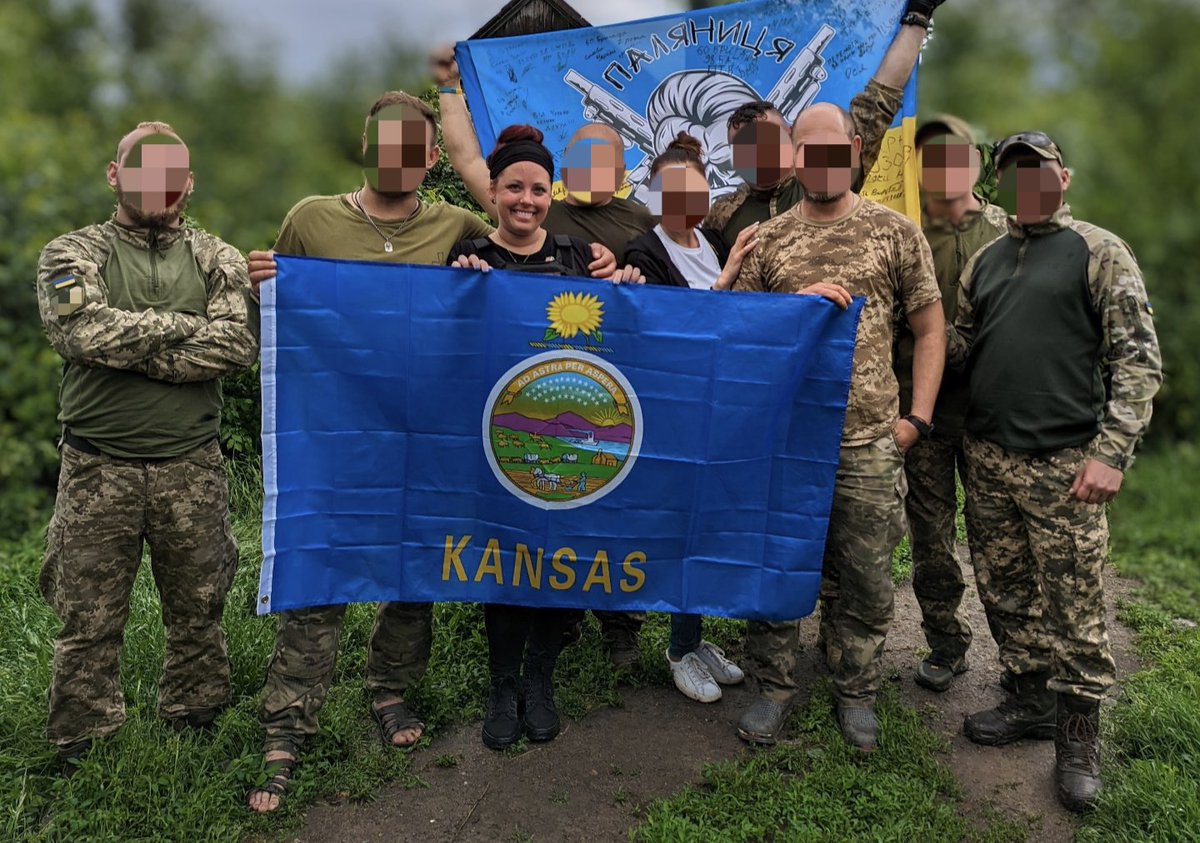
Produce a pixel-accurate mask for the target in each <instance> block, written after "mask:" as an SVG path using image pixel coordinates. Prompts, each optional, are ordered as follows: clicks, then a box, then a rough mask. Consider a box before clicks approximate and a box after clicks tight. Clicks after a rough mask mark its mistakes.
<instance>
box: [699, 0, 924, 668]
mask: <svg viewBox="0 0 1200 843" xmlns="http://www.w3.org/2000/svg"><path fill="white" fill-rule="evenodd" d="M943 2H944V0H932V2H930V0H912V2H910V3H909V4H908V7H907V8H906V9H905V13H904V15H903V16H902V17H901V19H900V28H899V30H898V31H897V33H896V37H895V38H894V39H893V41H892V43H891V45H890V47H889V48H888V51H887V54H886V55H885V56H884V58H883V61H882V62H880V64H879V67H878V68H877V69H876V71H875V75H874V76H873V77H872V78H871V80H870V81H869V82H868V83H867V87H866V88H865V89H864V90H863V91H862V92H861V93H859V94H858V95H857V96H855V97H854V99H853V100H852V101H851V102H850V114H851V116H852V118H853V121H854V124H855V131H856V133H857V134H858V135H859V136H861V138H862V147H861V149H860V150H859V167H858V169H857V170H856V172H855V174H854V178H853V181H852V183H851V188H852V189H853V190H854V191H855V192H856V193H857V192H859V191H861V190H862V187H863V184H864V182H865V181H866V177H867V175H868V174H869V173H870V172H871V170H872V168H873V167H874V166H875V162H876V161H877V160H878V158H879V152H880V149H881V148H882V146H883V139H884V135H885V134H886V133H887V130H888V127H889V126H891V125H892V121H893V120H895V119H896V114H897V113H898V112H899V111H900V107H901V105H902V104H903V99H904V86H905V84H907V82H908V77H909V76H911V75H912V71H913V68H914V67H916V64H917V58H918V57H919V56H920V54H921V46H922V44H923V43H924V40H925V36H926V33H927V31H928V29H929V27H930V25H931V21H932V16H933V11H934V9H936V8H937V7H938V6H940V5H941V4H942V3H943ZM756 121H762V122H763V123H764V124H773V125H774V126H776V127H778V131H779V133H780V134H781V135H783V137H784V141H783V142H784V144H785V145H786V146H787V147H788V149H787V151H786V154H785V158H786V160H784V161H782V162H780V163H781V164H782V166H781V167H776V168H771V167H764V166H763V165H762V162H763V159H764V156H765V157H766V158H767V159H769V158H770V156H771V155H772V154H774V153H773V152H768V151H766V150H762V151H759V152H757V153H756V158H757V160H758V162H759V166H758V167H757V172H756V174H755V181H754V183H750V182H747V183H746V184H743V185H742V186H741V187H739V188H738V189H737V190H736V191H734V192H733V193H729V194H726V195H725V196H722V197H721V198H720V199H717V200H716V201H715V202H713V204H712V208H711V209H709V212H708V216H706V217H705V218H704V222H703V223H702V225H703V227H704V228H708V229H712V230H714V231H719V232H720V233H721V236H722V237H723V238H724V239H725V242H726V243H727V244H730V245H732V244H733V243H734V241H736V240H737V236H738V235H739V234H740V233H741V232H742V231H743V230H744V229H746V228H747V227H749V226H751V225H754V224H755V223H763V222H766V221H767V220H769V219H773V218H774V217H776V216H777V215H779V214H782V213H784V212H785V211H788V210H789V209H791V208H793V207H794V206H796V205H797V204H798V203H799V202H800V200H801V199H802V198H803V196H804V187H803V186H802V185H801V184H800V182H799V180H797V179H796V177H795V174H794V173H793V171H792V166H791V165H792V161H791V149H790V147H791V142H790V140H789V139H788V138H787V132H788V128H789V127H788V126H787V124H786V122H785V121H784V119H783V115H782V114H780V113H779V111H778V109H776V107H775V106H774V105H773V104H771V103H769V102H751V103H746V104H745V105H743V106H742V107H741V108H739V109H738V110H737V111H735V112H734V113H733V114H732V115H730V117H729V122H728V129H729V139H730V143H735V142H737V141H740V140H744V138H743V132H746V131H747V130H746V127H747V126H751V125H753V124H754V123H755V122H756ZM769 136H770V132H769V131H763V132H759V133H757V138H758V139H759V141H760V143H762V142H763V140H764V139H765V138H767V137H769ZM735 139H736V140H735ZM836 598H837V578H836V575H834V574H831V573H829V572H827V573H826V576H824V577H823V578H822V583H821V607H822V608H821V628H820V634H819V636H818V639H817V645H818V646H819V647H820V648H821V649H822V650H823V651H824V652H825V654H826V658H827V660H828V661H829V663H830V664H832V663H833V662H836V661H837V660H838V654H837V653H836V652H834V651H831V650H830V642H831V641H832V640H833V637H834V636H833V635H832V634H831V632H830V629H829V624H828V622H827V619H828V617H829V615H830V611H829V609H828V607H829V606H830V604H831V603H832V601H834V600H835V599H836ZM776 626H777V625H776V624H769V623H768V624H764V623H761V622H758V621H751V623H750V630H751V632H752V633H756V634H757V635H758V636H759V637H760V638H761V639H762V640H764V641H765V640H774V639H778V640H779V641H780V642H781V644H780V646H787V645H785V644H783V643H782V642H783V641H784V640H786V639H787V636H786V635H783V637H782V638H780V637H779V635H778V634H776V633H778V632H779V630H775V632H772V630H773V629H774V628H775V627H776Z"/></svg>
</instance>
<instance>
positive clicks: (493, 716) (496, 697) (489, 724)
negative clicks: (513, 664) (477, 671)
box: [483, 673, 521, 749]
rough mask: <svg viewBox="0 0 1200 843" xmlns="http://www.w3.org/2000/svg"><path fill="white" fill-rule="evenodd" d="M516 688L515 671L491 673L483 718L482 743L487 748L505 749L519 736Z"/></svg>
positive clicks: (519, 721)
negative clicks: (485, 711)
mask: <svg viewBox="0 0 1200 843" xmlns="http://www.w3.org/2000/svg"><path fill="white" fill-rule="evenodd" d="M517 690H518V688H517V675H516V674H515V673H501V674H493V675H492V690H491V693H489V694H488V703H487V714H486V715H485V716H484V719H483V745H484V746H486V747H488V748H489V749H506V748H507V747H510V746H512V745H513V744H515V743H516V742H517V741H518V740H519V739H520V737H521V718H520V716H519V715H518V714H517Z"/></svg>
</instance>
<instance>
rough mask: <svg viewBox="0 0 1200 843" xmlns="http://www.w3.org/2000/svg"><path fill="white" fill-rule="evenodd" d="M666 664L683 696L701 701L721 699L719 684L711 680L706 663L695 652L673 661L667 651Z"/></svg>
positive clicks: (708, 701) (707, 701)
mask: <svg viewBox="0 0 1200 843" xmlns="http://www.w3.org/2000/svg"><path fill="white" fill-rule="evenodd" d="M667 664H669V665H670V666H671V678H672V679H674V680H675V687H676V688H678V689H679V692H680V693H681V694H683V695H684V696H685V697H689V698H690V699H693V700H696V701H698V702H702V703H710V702H716V701H717V700H719V699H721V686H720V685H718V684H717V683H716V682H714V681H713V678H712V674H711V673H709V672H708V665H706V664H705V663H704V661H703V660H702V659H701V658H700V656H698V655H697V654H696V653H688V654H687V655H686V656H684V657H683V658H681V659H680V660H679V661H673V660H672V659H671V654H670V651H668V652H667Z"/></svg>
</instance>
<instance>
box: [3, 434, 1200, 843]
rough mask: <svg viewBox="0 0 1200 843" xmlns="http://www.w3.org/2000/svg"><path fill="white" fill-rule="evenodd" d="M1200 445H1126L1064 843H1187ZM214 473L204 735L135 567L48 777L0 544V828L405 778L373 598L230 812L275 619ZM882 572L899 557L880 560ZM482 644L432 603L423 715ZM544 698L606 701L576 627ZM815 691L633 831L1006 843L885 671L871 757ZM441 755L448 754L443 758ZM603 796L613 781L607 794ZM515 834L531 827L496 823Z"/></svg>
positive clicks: (255, 555)
mask: <svg viewBox="0 0 1200 843" xmlns="http://www.w3.org/2000/svg"><path fill="white" fill-rule="evenodd" d="M1197 474H1200V451H1197V450H1196V449H1181V450H1178V451H1176V452H1174V453H1172V454H1170V455H1163V456H1157V457H1146V458H1143V459H1142V460H1141V461H1140V462H1139V464H1138V465H1137V466H1136V467H1135V469H1134V470H1133V471H1132V472H1131V473H1130V476H1129V478H1128V480H1127V488H1126V489H1125V490H1124V492H1123V493H1122V496H1121V498H1120V499H1119V502H1118V504H1117V505H1116V506H1115V507H1114V511H1113V515H1112V522H1113V534H1114V546H1115V548H1116V550H1115V552H1114V561H1115V562H1116V564H1117V565H1118V567H1119V569H1120V571H1121V572H1122V573H1124V574H1126V575H1129V576H1136V577H1138V578H1139V579H1141V580H1142V581H1143V582H1144V583H1145V588H1144V590H1143V591H1142V592H1141V594H1140V595H1139V601H1138V602H1136V603H1133V604H1131V605H1129V606H1127V607H1125V608H1124V611H1123V618H1124V620H1125V621H1126V622H1127V623H1129V624H1130V625H1131V626H1132V627H1133V628H1134V629H1135V630H1136V631H1137V634H1138V642H1139V648H1140V651H1141V653H1142V655H1143V657H1144V659H1146V661H1147V664H1148V669H1147V670H1144V671H1142V672H1141V673H1139V674H1137V675H1136V676H1134V677H1131V678H1129V679H1128V680H1127V681H1126V683H1125V688H1124V691H1123V696H1122V702H1121V703H1120V704H1119V705H1118V706H1117V707H1116V709H1115V711H1114V712H1113V713H1112V715H1111V716H1109V717H1108V719H1107V721H1106V726H1105V738H1106V744H1105V751H1106V757H1105V783H1106V791H1105V795H1104V797H1103V799H1102V801H1101V804H1100V806H1099V809H1098V810H1097V811H1096V812H1095V813H1094V814H1093V815H1092V816H1091V817H1089V818H1088V819H1087V820H1086V821H1085V823H1084V825H1083V827H1082V829H1081V831H1080V833H1079V839H1080V840H1082V841H1085V842H1086V843H1092V841H1126V840H1139V841H1140V840H1150V841H1163V843H1166V841H1181V840H1200V678H1198V677H1200V632H1198V631H1197V630H1195V629H1187V628H1185V627H1184V626H1182V625H1181V624H1179V623H1177V622H1176V619H1177V618H1191V619H1197V618H1200V597H1198V596H1197V583H1198V582H1200V561H1198V560H1200V524H1198V523H1197V519H1196V518H1195V515H1194V513H1195V512H1197V511H1198V509H1200V488H1197V487H1196V485H1195V484H1192V483H1190V482H1189V481H1190V478H1192V477H1195V476H1197ZM231 488H232V490H233V496H234V498H235V501H236V506H237V509H238V511H240V512H242V513H251V514H250V515H248V516H247V517H242V518H239V519H237V521H236V525H235V528H236V532H237V535H238V539H239V541H240V543H241V546H242V554H243V555H242V567H241V570H240V571H239V573H238V576H237V579H236V582H235V584H234V589H233V591H232V593H231V594H230V597H229V603H228V606H227V608H226V616H225V626H226V631H227V635H228V638H229V649H230V653H231V657H232V660H233V683H234V699H235V704H234V706H233V707H232V708H231V709H229V710H228V711H227V712H226V713H225V714H223V715H222V717H221V718H220V720H219V722H218V728H217V729H216V731H215V732H214V733H213V734H212V735H192V734H188V735H176V734H175V733H174V732H172V731H170V730H169V729H167V728H166V727H165V726H163V725H162V724H161V723H159V722H158V720H157V717H156V715H155V692H156V682H157V677H158V672H159V666H160V664H161V660H162V653H163V640H162V638H163V637H162V629H161V622H160V620H159V605H158V600H157V596H156V595H155V592H154V589H153V584H152V582H151V580H150V578H149V576H148V575H147V574H146V572H145V571H143V574H142V576H140V577H139V579H138V582H137V585H136V588H135V592H134V596H133V604H132V611H131V615H130V621H129V626H128V631H127V635H126V644H125V651H124V656H123V681H124V687H125V693H126V700H127V707H128V722H127V723H126V726H125V727H124V728H123V729H122V730H121V731H120V732H119V733H118V734H117V735H116V736H114V737H113V738H111V739H109V740H106V741H104V742H102V743H101V744H100V745H98V747H97V749H96V750H95V751H94V753H93V754H92V755H91V756H90V757H89V758H88V759H87V760H86V761H85V762H84V764H83V765H82V768H81V770H80V771H79V773H78V774H77V775H76V776H75V777H73V778H71V779H69V780H64V779H60V778H58V777H57V776H56V775H55V771H56V767H55V758H54V753H53V751H52V750H51V749H50V747H49V746H48V745H47V744H46V743H45V693H46V688H47V686H48V684H49V675H50V674H49V672H50V668H49V664H50V655H51V652H52V642H53V636H54V634H55V631H56V629H57V621H56V620H55V619H54V617H53V615H52V614H51V613H50V611H49V609H48V608H47V607H46V606H45V604H44V602H43V601H42V599H41V596H40V595H39V594H38V592H37V586H36V582H37V571H38V568H39V565H40V557H41V552H42V541H43V539H42V537H41V535H39V534H36V533H35V534H31V535H29V536H28V537H27V538H26V539H25V540H23V541H22V542H19V543H17V544H15V545H12V546H10V547H7V548H5V549H3V550H0V839H4V840H33V841H41V840H66V839H78V840H155V841H158V840H187V841H189V843H193V841H195V842H196V843H198V842H199V841H209V840H212V841H217V840H222V841H223V840H231V839H238V838H244V837H246V836H256V835H264V834H265V835H267V836H268V837H272V836H275V835H278V834H279V833H281V830H286V829H288V828H290V827H294V826H296V825H298V824H299V822H300V821H301V817H302V814H303V811H304V809H305V808H306V807H308V806H309V805H311V804H313V802H314V801H316V800H318V799H326V798H338V799H348V800H366V799H370V798H372V795H373V794H374V793H375V792H376V791H377V789H378V787H379V786H380V785H381V784H382V783H384V782H389V781H392V782H397V781H398V782H402V783H404V784H406V785H407V786H410V787H420V786H423V782H421V781H420V780H419V779H418V778H417V777H416V776H415V775H414V774H413V773H412V772H411V770H410V763H411V760H410V757H409V756H407V755H403V754H401V753H396V752H389V751H386V750H385V749H384V748H383V747H382V746H380V744H379V742H378V739H377V737H376V735H375V731H374V726H373V724H372V723H371V720H370V717H369V715H368V714H367V704H368V698H367V694H366V691H365V689H364V687H363V682H362V675H363V670H364V663H365V650H366V642H367V639H368V637H369V636H370V631H371V624H372V620H373V617H372V609H371V607H366V606H355V607H351V608H350V609H349V611H348V612H347V616H346V622H345V625H344V627H343V630H342V641H341V649H340V654H339V661H338V672H337V677H336V680H337V682H336V685H335V686H334V688H333V689H332V690H331V692H330V695H329V700H328V702H327V704H326V707H325V709H324V710H323V711H322V713H321V725H322V733H321V735H320V736H319V737H317V738H316V739H314V740H313V741H312V742H311V743H310V745H309V746H308V747H307V750H306V753H305V757H304V763H303V764H301V766H300V767H299V768H298V775H297V778H296V780H295V785H294V789H293V791H292V795H291V796H290V797H289V799H288V802H287V804H286V807H285V808H284V810H283V812H282V814H281V815H280V816H277V817H272V818H269V819H263V818H255V817H253V816H251V815H250V814H249V813H248V812H247V811H246V810H245V809H244V807H243V805H244V794H245V790H246V788H247V787H248V786H249V785H250V784H251V783H253V782H254V781H256V780H258V779H259V778H260V777H261V775H262V772H261V764H260V760H259V754H258V750H259V743H260V740H261V733H260V731H259V728H258V724H257V718H256V704H257V700H256V695H257V692H258V690H259V688H260V686H261V683H262V677H263V673H264V671H265V668H266V662H267V658H268V656H269V654H270V649H271V644H272V641H273V636H274V621H273V619H270V618H259V617H257V616H255V615H254V600H255V595H256V591H257V578H258V567H259V563H260V556H259V550H258V529H259V525H258V521H257V518H256V516H254V515H253V514H252V513H254V512H256V511H257V508H258V505H259V500H258V491H257V490H258V485H257V477H256V474H255V470H254V467H253V466H234V467H233V470H232V472H231ZM893 562H894V566H893V572H894V576H895V578H896V579H897V580H898V581H899V580H902V579H904V578H905V577H906V576H907V575H908V566H909V565H910V564H911V563H910V560H909V557H908V555H907V553H906V552H905V549H904V548H903V547H902V548H900V549H898V551H897V553H896V554H895V556H894V560H893ZM743 631H744V624H742V623H741V622H738V621H729V620H716V621H712V622H710V623H709V624H707V625H706V633H705V634H706V637H711V638H712V639H713V640H715V641H716V642H717V643H718V644H720V645H722V646H727V647H728V646H735V645H736V642H737V641H738V640H739V639H740V638H741V636H742V633H743ZM667 634H668V625H667V622H666V619H665V617H663V616H652V617H651V620H650V621H649V623H648V624H647V626H646V628H645V630H644V634H643V636H642V641H641V646H642V653H643V662H642V665H643V666H642V667H641V668H639V671H638V672H637V673H636V674H635V676H634V677H633V682H634V684H637V685H644V684H659V685H662V684H667V683H669V681H670V679H669V676H668V672H667V669H666V665H665V663H664V662H663V660H662V659H661V657H660V654H661V652H662V649H663V648H664V647H665V646H666V639H667ZM485 652H486V644H485V641H484V637H483V631H482V623H481V615H480V611H479V609H478V608H477V607H474V606H465V605H443V606H439V607H438V608H437V610H436V619H435V638H434V651H433V657H432V660H431V663H430V669H429V671H428V673H427V674H426V676H425V678H424V679H423V680H422V681H421V683H420V684H419V685H418V686H417V687H416V688H415V689H413V691H412V694H411V697H412V699H413V701H414V702H415V703H416V704H417V705H419V706H420V707H421V711H422V713H423V715H424V716H425V718H426V721H427V722H428V723H429V724H430V727H431V730H432V731H434V732H436V731H437V730H440V729H444V728H446V727H447V726H449V725H451V724H454V723H457V722H462V721H463V720H467V721H471V720H477V719H478V718H480V717H481V716H482V708H483V700H484V691H485V686H486V663H485ZM559 677H560V690H559V694H558V696H559V700H560V703H561V706H562V708H563V711H564V713H565V714H566V715H567V716H569V717H580V716H583V715H584V714H586V713H587V712H588V711H590V710H593V709H595V708H597V707H600V706H608V705H620V704H621V695H620V693H619V691H618V688H617V681H616V677H615V676H614V675H613V673H612V671H611V669H610V668H609V667H608V664H607V661H606V659H605V658H604V654H603V647H602V644H601V641H600V638H599V635H598V634H597V630H596V629H595V627H594V625H593V624H592V623H591V622H590V621H589V626H588V627H587V629H586V631H585V635H584V638H583V640H582V641H581V642H580V644H579V645H577V646H575V647H572V648H571V649H569V650H568V651H567V652H566V653H565V654H564V657H563V662H562V667H561V670H560V672H559ZM829 699H830V698H829V694H828V689H827V688H826V687H824V685H821V686H818V687H817V688H815V689H814V692H813V694H812V696H811V697H810V698H809V700H808V701H807V702H806V703H805V704H803V705H802V706H801V707H800V708H799V709H798V710H797V711H796V712H795V713H793V715H792V717H791V719H790V720H789V723H788V737H789V740H788V741H787V742H786V743H785V744H783V745H781V746H779V747H777V748H775V749H772V750H765V751H759V752H755V753H753V754H752V755H751V756H750V757H749V759H739V760H734V761H729V762H724V763H720V764H714V765H710V766H709V767H708V768H706V770H705V773H704V777H703V780H702V781H701V782H700V783H698V784H695V785H691V786H688V787H685V788H684V789H683V790H682V791H681V792H679V793H678V794H676V795H675V796H673V797H671V798H669V799H666V800H661V801H658V802H656V803H653V804H652V805H651V806H649V807H648V808H647V809H646V812H645V814H644V822H643V824H642V825H641V826H639V827H638V828H637V829H635V831H634V832H633V835H632V836H633V837H634V839H636V840H639V841H676V840H718V839H719V840H731V841H733V840H760V839H764V838H767V839H776V840H797V841H799V840H834V839H837V840H905V841H925V840H931V841H932V840H938V841H941V840H960V839H966V840H975V841H995V843H1001V841H1018V840H1023V839H1025V838H1026V836H1028V835H1032V836H1033V837H1036V832H1031V831H1030V826H1029V825H1028V823H1027V822H1024V821H1022V820H1019V819H1014V818H1012V817H1009V816H1006V815H1004V814H1003V813H1002V810H1003V808H1004V806H1003V805H997V806H996V809H998V810H994V811H991V812H985V814H986V815H985V816H984V817H983V818H982V824H981V823H975V824H971V823H968V822H967V821H966V820H964V819H963V818H962V817H961V816H960V815H959V813H958V810H957V805H958V800H959V799H961V792H960V790H959V787H958V785H957V783H956V782H955V781H954V778H953V775H952V773H951V772H950V771H949V769H948V768H947V767H946V766H945V765H944V764H942V763H941V762H940V761H939V759H938V754H939V752H940V751H941V750H942V748H943V745H942V741H941V739H940V738H939V737H937V736H936V735H934V734H933V733H932V732H930V731H929V730H928V729H927V728H926V727H925V726H924V725H922V722H921V719H920V716H919V715H918V714H917V712H916V711H914V710H913V709H912V708H911V707H910V706H908V705H906V704H905V703H904V702H903V701H902V700H901V699H900V698H899V696H898V694H897V693H896V692H895V690H894V689H893V688H891V687H890V686H889V687H888V688H887V689H886V690H885V692H884V694H883V695H882V697H881V701H880V708H879V710H880V716H881V719H882V726H883V729H884V731H885V733H886V734H887V735H888V736H889V737H890V740H888V741H886V742H885V743H884V744H883V745H882V746H881V748H880V750H879V751H878V752H877V753H875V754H874V755H872V756H870V757H866V758H860V757H858V756H856V755H854V754H853V753H851V752H850V751H849V750H848V749H847V748H846V747H845V746H844V744H843V743H842V741H841V738H840V736H839V735H838V732H837V729H836V726H835V725H834V719H833V715H832V711H831V703H830V701H829ZM435 762H436V763H437V764H438V765H440V766H447V767H449V766H454V765H456V764H457V763H458V759H457V758H455V757H454V756H442V757H439V758H437V759H435ZM620 798H621V792H620V789H618V791H616V792H614V800H618V801H619V799H620ZM512 839H531V838H529V836H528V832H527V831H526V830H524V829H520V828H514V829H513V837H512Z"/></svg>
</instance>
